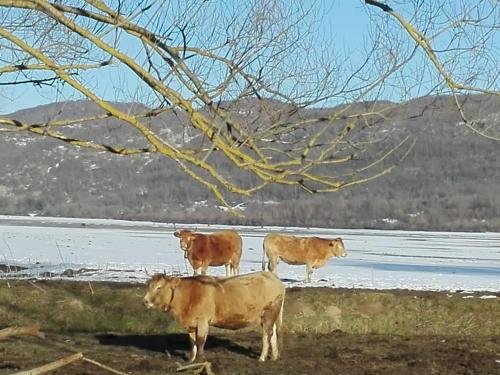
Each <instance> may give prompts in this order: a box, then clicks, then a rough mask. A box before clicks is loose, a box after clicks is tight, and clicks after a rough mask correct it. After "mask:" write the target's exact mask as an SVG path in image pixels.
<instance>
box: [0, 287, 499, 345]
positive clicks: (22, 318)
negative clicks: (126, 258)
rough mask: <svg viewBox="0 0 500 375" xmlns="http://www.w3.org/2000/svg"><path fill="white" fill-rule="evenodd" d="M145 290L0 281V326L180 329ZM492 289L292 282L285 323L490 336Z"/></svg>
mask: <svg viewBox="0 0 500 375" xmlns="http://www.w3.org/2000/svg"><path fill="white" fill-rule="evenodd" d="M144 294H145V286H144V285H130V284H116V283H91V284H89V283H85V282H68V281H64V282H63V281H37V282H36V283H33V282H30V281H19V280H16V281H7V280H2V281H0V328H3V327H6V326H11V325H25V324H33V323H38V324H40V326H41V327H42V328H43V330H45V331H47V332H72V331H78V332H123V333H137V334H161V333H175V332H182V329H180V328H179V327H178V326H177V324H176V323H175V322H174V321H173V320H172V319H171V317H170V315H169V314H165V313H160V312H156V311H150V310H146V309H145V308H144V306H143V305H142V298H143V296H144ZM490 295H491V293H490ZM496 296H497V298H479V297H480V295H478V294H476V295H472V296H471V295H464V294H460V293H441V292H415V291H393V290H391V291H367V290H351V289H331V288H291V289H288V290H287V297H286V303H285V314H284V322H285V329H286V330H287V331H288V332H295V333H307V332H310V333H327V332H333V331H337V330H340V331H343V332H345V333H350V334H390V335H409V336H413V335H459V336H496V335H500V314H499V313H498V312H499V311H500V294H498V293H497V294H496Z"/></svg>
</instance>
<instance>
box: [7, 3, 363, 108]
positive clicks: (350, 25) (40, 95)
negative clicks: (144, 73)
mask: <svg viewBox="0 0 500 375" xmlns="http://www.w3.org/2000/svg"><path fill="white" fill-rule="evenodd" d="M306 3H313V1H309V0H308V1H306ZM314 4H316V5H317V7H318V14H319V16H321V17H323V18H324V22H323V23H322V26H320V27H321V29H320V35H319V36H320V37H322V38H324V37H328V36H332V37H334V38H335V39H336V40H340V41H343V40H349V44H351V46H352V45H357V44H359V45H361V44H362V41H363V38H364V37H366V32H367V29H368V22H369V21H368V17H367V15H366V10H365V9H364V5H363V4H362V2H361V1H359V0H336V1H331V0H319V1H314ZM13 77H14V75H13V74H10V76H8V75H7V74H5V75H4V77H1V76H0V82H2V81H4V82H5V81H8V80H11V79H12V78H13ZM110 79H111V75H107V74H103V76H102V77H101V79H100V80H99V82H98V83H97V85H98V86H99V93H100V94H101V95H102V96H103V97H104V98H107V99H109V100H115V98H116V89H117V88H116V80H120V79H119V78H117V77H114V78H113V81H115V83H113V82H110ZM120 83H121V84H122V83H123V81H120ZM131 86H133V85H131ZM131 90H132V88H131ZM72 92H73V91H72V90H69V89H67V88H64V87H63V88H60V89H59V90H55V89H54V88H52V87H38V88H35V87H34V86H33V85H32V84H26V85H16V86H1V85H0V114H7V113H12V112H14V111H17V110H19V109H24V108H30V107H34V106H37V105H41V104H47V103H51V102H53V101H56V100H65V99H78V98H79V97H78V96H75V95H74V94H72ZM54 93H55V94H54Z"/></svg>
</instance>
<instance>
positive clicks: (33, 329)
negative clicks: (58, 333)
mask: <svg viewBox="0 0 500 375" xmlns="http://www.w3.org/2000/svg"><path fill="white" fill-rule="evenodd" d="M11 336H36V337H39V338H41V339H44V338H45V334H44V333H43V332H41V331H40V326H39V325H32V326H23V327H7V328H4V329H2V330H0V341H1V340H5V339H7V338H9V337H11Z"/></svg>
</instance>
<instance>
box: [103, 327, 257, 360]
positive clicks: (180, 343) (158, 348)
mask: <svg viewBox="0 0 500 375" xmlns="http://www.w3.org/2000/svg"><path fill="white" fill-rule="evenodd" d="M95 338H96V339H97V340H98V341H99V344H101V345H113V346H125V347H135V348H138V349H142V350H147V351H152V352H158V353H168V354H170V355H172V356H176V357H182V358H184V359H186V358H187V353H188V352H189V351H190V349H191V346H190V343H189V338H188V335H187V333H184V334H181V333H169V334H165V335H127V334H125V335H121V334H112V333H102V334H97V335H95ZM211 349H212V350H216V349H225V350H227V351H230V352H233V353H236V354H240V355H244V356H247V357H250V358H257V357H258V356H259V353H256V352H255V351H253V350H252V349H250V348H248V347H245V346H242V345H239V344H236V343H235V342H233V341H231V340H228V339H226V338H221V337H217V336H213V335H212V336H210V335H209V336H208V338H207V342H206V343H205V351H206V352H208V353H209V352H210V350H211Z"/></svg>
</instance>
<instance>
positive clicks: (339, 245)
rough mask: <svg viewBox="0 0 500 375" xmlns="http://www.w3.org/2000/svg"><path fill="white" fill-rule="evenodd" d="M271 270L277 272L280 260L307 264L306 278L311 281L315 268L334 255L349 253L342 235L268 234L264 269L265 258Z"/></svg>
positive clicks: (263, 267) (263, 260)
mask: <svg viewBox="0 0 500 375" xmlns="http://www.w3.org/2000/svg"><path fill="white" fill-rule="evenodd" d="M266 255H267V258H268V259H269V263H268V265H267V267H268V269H269V271H273V272H276V266H277V265H278V262H279V260H280V259H281V260H283V262H285V263H288V264H297V265H301V264H305V265H306V280H307V282H310V281H311V274H312V272H313V270H314V269H315V268H320V267H323V266H324V265H325V264H326V262H327V261H328V259H330V258H331V257H333V256H336V257H345V256H346V255H347V253H346V250H345V247H344V242H343V241H342V239H341V238H340V237H338V238H335V239H326V238H319V237H294V236H287V235H283V234H274V233H272V234H268V235H267V236H266V237H265V238H264V245H263V254H262V269H263V270H264V269H265V267H266V266H265V260H266Z"/></svg>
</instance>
